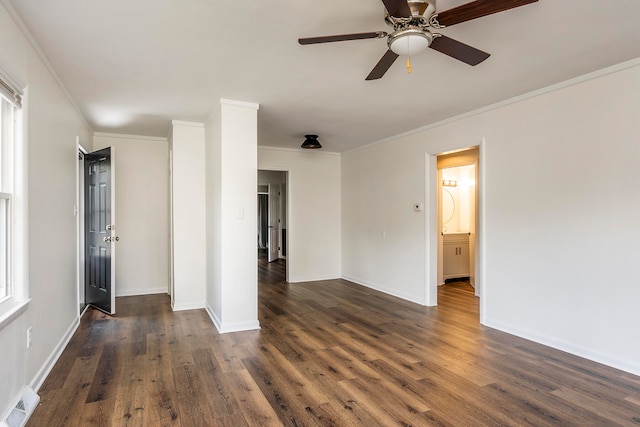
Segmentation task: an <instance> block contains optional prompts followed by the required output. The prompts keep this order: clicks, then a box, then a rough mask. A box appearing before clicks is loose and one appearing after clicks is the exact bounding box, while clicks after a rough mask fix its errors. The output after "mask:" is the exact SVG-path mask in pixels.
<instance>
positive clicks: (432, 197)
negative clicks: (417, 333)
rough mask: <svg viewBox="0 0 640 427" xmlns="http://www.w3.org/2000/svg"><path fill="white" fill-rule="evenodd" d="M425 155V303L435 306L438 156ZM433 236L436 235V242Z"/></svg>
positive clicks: (436, 239)
mask: <svg viewBox="0 0 640 427" xmlns="http://www.w3.org/2000/svg"><path fill="white" fill-rule="evenodd" d="M424 157H425V158H424V201H425V210H424V212H425V215H424V233H425V236H424V242H425V248H424V249H425V251H424V254H425V272H424V278H425V300H424V305H426V306H429V307H433V306H436V305H438V286H437V285H438V250H439V247H438V166H437V160H436V156H433V155H431V154H429V153H425V156H424ZM434 177H435V182H434V179H433V178H434ZM432 236H435V237H436V238H435V242H434V240H433V239H432V238H431V237H432ZM434 266H435V268H434ZM434 283H435V286H433V284H434Z"/></svg>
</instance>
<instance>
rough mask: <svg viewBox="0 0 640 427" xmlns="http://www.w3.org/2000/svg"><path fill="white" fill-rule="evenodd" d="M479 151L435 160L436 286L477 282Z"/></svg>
mask: <svg viewBox="0 0 640 427" xmlns="http://www.w3.org/2000/svg"><path fill="white" fill-rule="evenodd" d="M478 160H479V149H478V147H475V148H471V149H468V150H464V151H459V152H455V153H449V154H444V155H440V156H438V157H437V170H438V230H439V235H438V278H437V280H438V285H443V284H445V283H449V282H463V283H464V282H468V283H469V285H470V286H471V287H473V288H474V293H475V295H476V296H480V292H479V287H478V281H477V280H476V258H477V243H476V242H477V230H478V209H477V200H478V185H476V184H477V182H478V177H479V173H478V167H479V164H478V163H479V162H478Z"/></svg>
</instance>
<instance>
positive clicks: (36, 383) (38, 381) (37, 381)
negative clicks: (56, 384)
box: [29, 312, 84, 393]
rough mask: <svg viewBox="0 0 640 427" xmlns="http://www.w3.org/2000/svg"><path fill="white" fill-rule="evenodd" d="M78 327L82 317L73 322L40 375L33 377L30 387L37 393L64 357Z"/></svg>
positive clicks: (39, 372)
mask: <svg viewBox="0 0 640 427" xmlns="http://www.w3.org/2000/svg"><path fill="white" fill-rule="evenodd" d="M83 313H84V312H83ZM78 326H80V316H77V317H76V318H75V319H74V320H73V322H71V325H70V326H69V328H68V329H67V331H66V332H65V333H64V335H63V336H62V339H61V340H60V341H59V342H58V345H56V347H55V348H54V349H53V352H52V353H51V355H50V356H49V357H48V358H47V360H46V361H45V362H44V364H43V365H42V367H41V368H40V370H39V371H38V373H37V374H36V375H35V376H34V377H33V380H31V383H30V384H29V385H30V386H31V388H32V389H34V390H35V391H36V393H37V392H38V390H40V387H42V383H44V380H45V379H46V378H47V376H48V375H49V373H50V372H51V370H52V369H53V367H54V366H55V364H56V362H57V361H58V359H59V358H60V356H61V355H62V352H63V351H64V349H65V348H66V347H67V345H68V344H69V341H71V338H72V337H73V334H74V333H75V332H76V330H77V329H78Z"/></svg>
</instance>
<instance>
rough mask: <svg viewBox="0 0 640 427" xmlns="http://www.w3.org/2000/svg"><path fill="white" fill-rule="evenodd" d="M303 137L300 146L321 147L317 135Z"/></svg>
mask: <svg viewBox="0 0 640 427" xmlns="http://www.w3.org/2000/svg"><path fill="white" fill-rule="evenodd" d="M304 138H305V139H304V142H303V143H302V145H301V147H302V148H322V145H320V141H318V135H305V136H304Z"/></svg>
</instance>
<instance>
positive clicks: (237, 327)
mask: <svg viewBox="0 0 640 427" xmlns="http://www.w3.org/2000/svg"><path fill="white" fill-rule="evenodd" d="M205 310H207V314H208V315H209V317H210V318H211V321H212V322H213V325H214V326H215V327H216V329H217V330H218V332H220V333H221V334H226V333H229V332H242V331H254V330H256V329H260V322H259V321H258V320H255V321H249V322H238V323H227V324H222V322H220V319H218V316H216V314H215V313H214V312H213V309H212V308H211V306H210V305H209V304H207V306H206V307H205Z"/></svg>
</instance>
